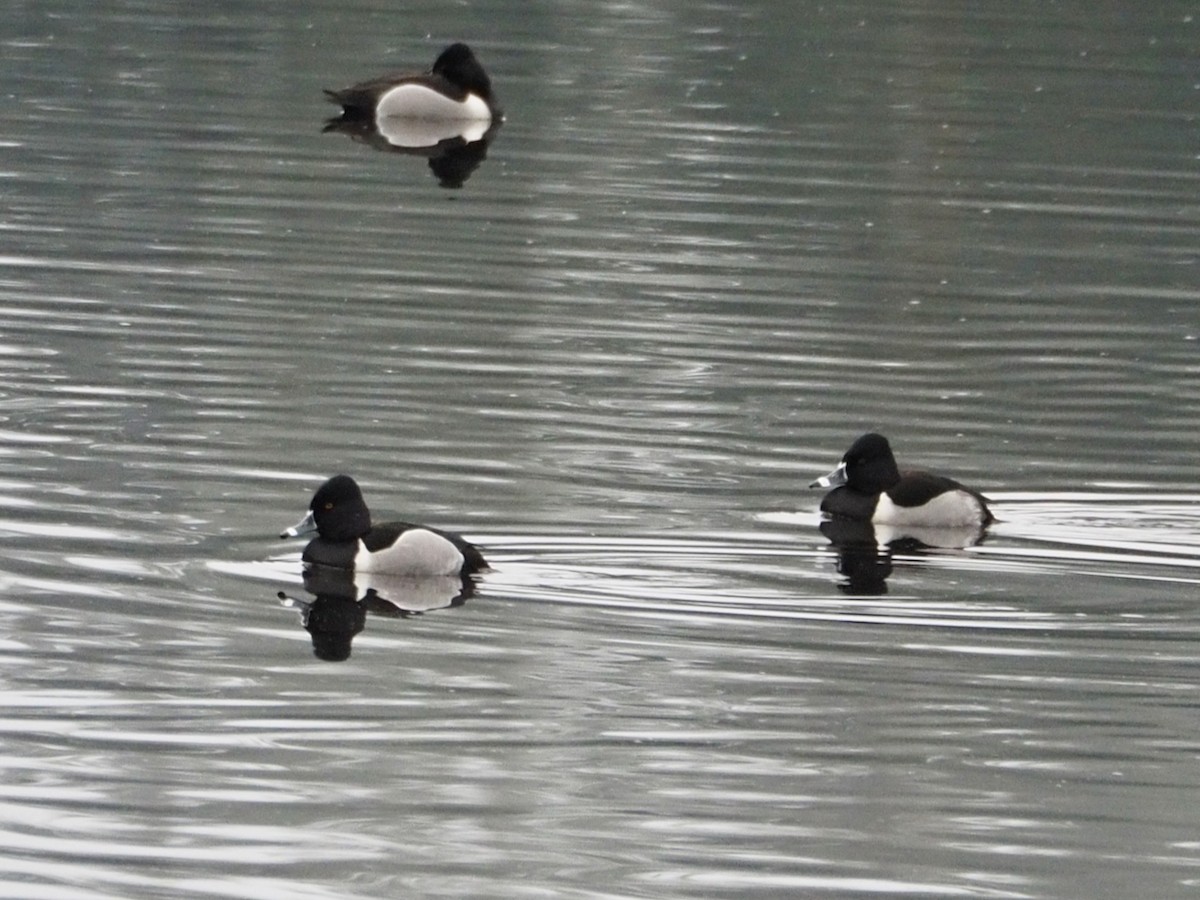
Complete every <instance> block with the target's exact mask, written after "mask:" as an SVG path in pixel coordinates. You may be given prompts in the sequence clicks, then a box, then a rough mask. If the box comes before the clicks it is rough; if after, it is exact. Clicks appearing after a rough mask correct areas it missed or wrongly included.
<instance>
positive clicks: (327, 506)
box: [325, 503, 333, 509]
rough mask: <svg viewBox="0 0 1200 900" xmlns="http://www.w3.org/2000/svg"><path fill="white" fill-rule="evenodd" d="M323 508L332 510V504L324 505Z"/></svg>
mask: <svg viewBox="0 0 1200 900" xmlns="http://www.w3.org/2000/svg"><path fill="white" fill-rule="evenodd" d="M325 508H326V509H333V504H332V503H326V504H325Z"/></svg>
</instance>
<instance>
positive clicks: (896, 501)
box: [809, 432, 995, 528]
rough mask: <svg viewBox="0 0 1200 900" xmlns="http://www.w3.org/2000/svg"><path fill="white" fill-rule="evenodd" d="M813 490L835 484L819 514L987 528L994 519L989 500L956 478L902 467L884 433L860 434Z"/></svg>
mask: <svg viewBox="0 0 1200 900" xmlns="http://www.w3.org/2000/svg"><path fill="white" fill-rule="evenodd" d="M809 487H810V488H816V487H823V488H833V490H831V491H830V492H829V493H828V494H826V495H825V497H824V498H823V499H822V500H821V512H823V513H827V514H828V515H830V516H832V517H834V518H844V519H849V520H852V521H859V522H870V523H872V524H875V525H890V526H907V527H923V528H967V527H975V528H979V527H986V526H987V525H990V524H991V523H992V522H994V521H995V518H994V517H993V516H992V512H991V510H990V509H988V505H987V504H988V501H987V498H985V497H984V496H983V495H982V494H980V493H979V492H978V491H974V490H972V489H970V488H968V487H965V486H963V485H962V484H959V483H958V482H957V481H955V480H954V479H953V478H947V477H946V476H945V475H937V474H934V473H932V472H923V471H920V470H909V471H903V472H902V471H901V470H900V469H899V467H898V466H897V465H896V458H895V457H894V456H893V455H892V447H891V445H890V444H889V443H888V439H887V438H885V437H884V436H883V435H882V434H876V433H875V432H870V433H868V434H864V435H863V436H862V437H860V438H858V439H857V440H856V441H855V442H854V443H853V444H851V445H850V449H849V450H847V451H846V453H845V455H843V456H842V461H841V463H839V464H838V466H837V468H835V469H834V470H833V471H832V472H830V473H829V474H828V475H824V476H822V477H821V478H818V479H817V480H816V481H814V482H813V483H812V484H810V485H809Z"/></svg>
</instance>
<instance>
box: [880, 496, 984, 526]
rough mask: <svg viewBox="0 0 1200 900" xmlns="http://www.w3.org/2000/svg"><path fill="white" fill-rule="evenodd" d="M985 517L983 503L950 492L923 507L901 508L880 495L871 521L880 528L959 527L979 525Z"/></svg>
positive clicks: (887, 497) (888, 498)
mask: <svg viewBox="0 0 1200 900" xmlns="http://www.w3.org/2000/svg"><path fill="white" fill-rule="evenodd" d="M982 515H983V511H982V509H981V508H980V506H979V501H978V500H976V499H975V498H974V497H972V496H971V495H970V494H968V493H967V492H966V491H946V493H944V494H938V495H937V496H936V497H934V498H933V499H932V500H930V501H929V502H928V503H925V504H923V505H922V506H897V505H896V504H895V503H893V502H892V498H891V497H889V496H888V495H887V494H880V495H879V504H878V505H877V506H876V507H875V515H873V516H871V521H872V522H876V523H878V524H880V525H926V526H934V527H943V528H958V527H964V526H968V525H978V524H979V520H980V519H981V518H982Z"/></svg>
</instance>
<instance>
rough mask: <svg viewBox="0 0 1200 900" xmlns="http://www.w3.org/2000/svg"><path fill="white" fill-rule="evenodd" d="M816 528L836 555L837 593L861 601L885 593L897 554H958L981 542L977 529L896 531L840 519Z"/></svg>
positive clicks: (867, 523) (830, 519)
mask: <svg viewBox="0 0 1200 900" xmlns="http://www.w3.org/2000/svg"><path fill="white" fill-rule="evenodd" d="M819 527H820V529H821V534H823V535H825V537H827V538H828V539H829V542H830V543H831V544H832V545H833V548H834V550H835V551H836V552H837V570H838V574H839V575H842V576H843V577H844V579H845V580H843V581H841V582H839V583H838V590H840V591H841V592H842V593H844V594H851V595H857V596H864V597H877V596H882V595H883V594H886V593H887V579H888V576H890V575H891V574H892V558H893V556H895V555H897V554H898V555H901V556H914V555H916V556H919V555H920V554H924V553H929V552H930V551H936V550H961V549H965V548H966V547H972V546H974V545H976V544H979V543H981V542H982V541H983V538H984V529H983V528H982V527H980V526H965V527H960V528H918V527H915V526H906V527H904V528H902V529H898V528H894V527H892V526H888V525H872V524H871V523H870V522H861V521H856V520H854V519H847V518H845V517H843V516H834V517H833V518H829V519H824V520H823V521H822V522H821V524H820V526H819Z"/></svg>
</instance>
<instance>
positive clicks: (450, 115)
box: [375, 84, 492, 122]
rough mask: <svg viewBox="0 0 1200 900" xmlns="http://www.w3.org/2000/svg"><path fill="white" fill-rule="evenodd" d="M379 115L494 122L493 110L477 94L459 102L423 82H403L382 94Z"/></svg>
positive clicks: (376, 106)
mask: <svg viewBox="0 0 1200 900" xmlns="http://www.w3.org/2000/svg"><path fill="white" fill-rule="evenodd" d="M375 117H376V118H377V119H383V118H400V119H428V120H431V121H439V120H441V121H445V120H450V121H459V122H463V121H479V120H485V121H489V122H490V121H491V118H492V111H491V110H490V109H488V105H487V103H485V102H484V101H483V99H482V98H481V97H477V96H476V95H475V94H467V96H466V98H465V99H464V100H462V101H461V102H459V101H457V100H451V99H450V98H449V97H447V96H446V95H445V94H442V93H440V92H438V91H435V90H433V89H432V88H429V87H426V86H425V85H423V84H399V85H396V87H394V88H392V89H391V90H390V91H388V92H386V93H385V94H384V95H383V96H381V97H380V98H379V102H378V103H377V104H376V105H375Z"/></svg>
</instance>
